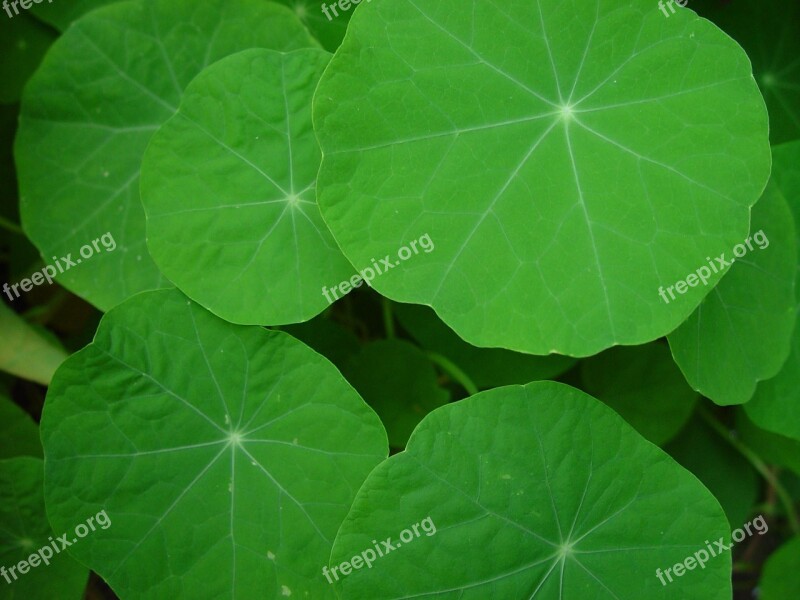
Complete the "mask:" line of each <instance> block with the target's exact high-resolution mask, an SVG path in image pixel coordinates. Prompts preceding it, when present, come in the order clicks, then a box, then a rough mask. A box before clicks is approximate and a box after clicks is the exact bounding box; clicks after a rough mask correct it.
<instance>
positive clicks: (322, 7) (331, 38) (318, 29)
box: [277, 0, 372, 52]
mask: <svg viewBox="0 0 800 600" xmlns="http://www.w3.org/2000/svg"><path fill="white" fill-rule="evenodd" d="M277 2H280V3H281V4H285V5H286V6H288V7H289V8H290V9H292V10H293V11H294V14H296V15H297V18H299V19H300V20H301V21H302V22H303V24H305V26H306V27H308V29H309V30H310V31H311V33H312V34H313V35H314V37H315V38H317V39H318V40H319V41H320V42H321V43H322V46H323V47H324V48H325V49H326V50H330V51H331V52H334V51H335V50H336V48H338V47H339V44H341V43H342V39H343V38H344V34H345V32H346V31H347V23H349V22H350V16H351V15H352V14H353V10H355V8H356V6H357V5H358V4H360V3H361V2H372V0H355V2H354V1H353V0H347V1H345V2H343V5H345V6H349V7H350V8H349V10H341V8H340V6H339V3H338V0H337V1H336V2H334V1H333V0H277ZM326 8H327V10H326Z"/></svg>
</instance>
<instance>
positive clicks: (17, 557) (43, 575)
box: [0, 456, 89, 600]
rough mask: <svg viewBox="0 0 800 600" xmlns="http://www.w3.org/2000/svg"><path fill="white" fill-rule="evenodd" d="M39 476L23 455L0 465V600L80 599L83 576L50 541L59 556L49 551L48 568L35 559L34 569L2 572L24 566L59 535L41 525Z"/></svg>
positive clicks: (38, 467)
mask: <svg viewBox="0 0 800 600" xmlns="http://www.w3.org/2000/svg"><path fill="white" fill-rule="evenodd" d="M43 473H44V465H43V463H42V460H41V459H40V458H32V457H28V456H23V457H19V458H9V459H5V460H0V566H2V567H3V571H4V579H3V580H2V581H0V586H2V587H0V590H2V591H0V597H2V598H3V599H4V600H53V599H54V598H58V599H59V600H81V598H83V597H84V595H83V590H84V588H85V587H86V581H87V579H88V578H89V572H88V570H87V569H86V568H85V567H83V566H82V565H80V564H78V563H77V562H75V560H73V559H72V558H71V557H70V556H69V555H68V554H67V553H66V552H61V551H60V550H61V547H62V546H61V544H60V543H59V542H56V547H57V548H58V549H59V552H58V553H56V552H55V551H51V556H52V558H51V559H49V562H50V564H49V565H46V564H44V562H42V560H41V557H39V560H38V561H37V560H36V559H34V563H35V564H36V565H37V566H35V567H33V568H30V567H28V568H27V569H25V567H23V569H25V570H26V571H27V572H25V573H21V572H20V571H18V570H15V571H13V572H11V571H10V570H8V567H17V566H18V565H19V563H20V562H21V561H28V559H29V558H30V557H31V555H34V554H37V551H38V550H39V549H40V548H42V547H44V546H50V544H51V543H53V540H54V538H55V537H56V536H57V535H60V534H61V533H63V532H60V531H59V532H58V534H57V535H54V532H53V531H52V530H51V529H50V524H49V523H48V522H47V515H46V514H45V509H44V498H43V495H42V477H43ZM81 518H83V516H82V515H81ZM75 521H76V515H73V516H72V518H71V523H70V525H69V526H70V527H75V526H76V525H77V524H78V523H77V522H75ZM70 533H71V530H70ZM68 541H71V540H68ZM45 555H46V553H45ZM29 564H30V563H29ZM6 578H7V579H8V581H6Z"/></svg>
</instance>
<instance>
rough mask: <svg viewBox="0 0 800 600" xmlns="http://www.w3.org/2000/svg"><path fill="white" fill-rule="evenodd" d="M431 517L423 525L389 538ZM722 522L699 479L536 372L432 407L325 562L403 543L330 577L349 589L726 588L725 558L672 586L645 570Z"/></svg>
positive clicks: (599, 591) (707, 592)
mask: <svg viewBox="0 0 800 600" xmlns="http://www.w3.org/2000/svg"><path fill="white" fill-rule="evenodd" d="M621 457H624V462H622V461H621ZM428 517H430V520H431V521H432V523H433V524H434V525H435V528H436V532H435V533H434V534H431V535H427V534H422V535H419V536H418V537H415V536H413V535H412V536H411V541H409V536H408V535H405V534H403V538H405V539H403V541H402V542H400V541H399V540H398V536H399V535H400V534H401V532H402V531H403V530H405V529H409V530H411V528H412V527H413V525H415V524H419V523H421V522H422V521H423V520H425V519H427V518H428ZM727 528H728V525H727V522H726V520H725V516H724V514H723V513H722V510H721V508H720V506H719V504H718V503H717V501H716V500H715V499H714V498H713V497H712V496H711V495H710V494H709V492H708V491H707V490H706V489H705V488H704V487H703V486H702V485H701V484H700V483H699V482H698V481H697V479H695V478H694V477H693V476H691V475H690V474H689V473H687V472H686V471H684V470H683V469H682V468H681V467H679V466H678V465H677V464H676V463H675V462H674V461H672V460H671V459H670V458H669V457H667V456H666V455H665V454H664V453H663V452H662V451H661V450H659V449H658V448H656V447H655V446H654V445H652V444H651V443H649V442H647V441H646V440H644V439H643V438H642V437H641V436H640V435H639V434H637V433H636V432H635V431H634V430H633V429H632V428H631V427H630V426H629V425H627V424H626V423H625V422H624V421H623V420H622V419H621V418H620V417H618V416H617V415H616V414H614V413H613V411H611V409H609V408H608V407H605V406H604V405H603V404H602V403H601V402H598V401H596V400H594V399H593V398H591V397H589V396H587V395H585V394H583V393H582V392H579V391H577V390H574V389H572V388H570V387H568V386H565V385H563V384H557V383H552V382H536V383H531V384H529V385H527V386H525V387H505V388H498V389H494V390H490V391H488V392H482V393H480V394H478V395H476V396H472V397H471V398H468V399H466V400H463V401H461V402H457V403H455V404H451V405H448V406H446V407H443V408H440V409H438V410H436V411H434V412H433V413H431V414H430V415H428V416H427V417H426V418H425V420H424V421H423V422H422V423H421V424H420V426H419V427H418V428H417V430H416V431H415V432H414V434H413V435H412V436H411V440H410V441H409V444H408V447H407V449H406V451H405V452H402V453H400V454H398V455H396V456H393V457H391V458H390V459H389V460H387V461H386V462H384V463H382V464H381V465H380V466H378V467H377V468H376V469H375V471H373V472H372V473H371V474H370V476H369V477H368V478H367V481H366V482H365V483H364V486H363V487H362V488H361V490H360V491H359V493H358V496H357V497H356V500H355V502H354V504H353V508H352V510H351V511H350V514H349V515H348V517H347V519H346V520H345V522H344V524H343V525H342V528H341V529H340V531H339V533H338V534H337V537H336V542H335V544H334V548H333V553H332V556H331V563H330V564H331V565H340V564H341V563H342V561H345V560H350V559H351V558H352V557H353V556H355V555H360V553H361V552H362V551H364V550H366V549H372V548H373V547H374V545H375V542H373V541H372V540H384V539H386V538H388V537H391V538H392V540H391V543H392V544H394V543H397V542H399V543H397V547H396V549H394V550H391V551H390V553H388V554H385V555H384V556H382V557H378V558H376V559H375V561H374V564H372V567H371V568H366V567H364V564H363V561H362V563H361V564H362V568H360V569H358V570H353V571H352V572H351V573H350V574H349V575H347V576H346V577H341V578H340V581H339V582H338V583H336V585H337V586H339V587H340V589H341V590H342V592H343V594H342V597H344V598H348V599H354V600H355V599H368V600H381V599H387V598H393V599H399V598H422V597H431V598H433V597H435V598H442V599H445V598H447V599H453V600H455V599H460V600H472V599H480V600H484V599H486V598H540V599H546V600H550V599H556V598H587V599H588V598H617V599H618V600H641V599H642V598H662V599H671V598H674V599H676V600H677V599H680V600H694V599H697V600H701V599H702V600H723V599H725V600H729V599H730V596H731V590H730V580H729V575H730V556H729V555H728V556H719V557H717V558H716V559H715V560H714V562H713V564H712V563H709V564H708V565H706V569H705V570H704V571H702V573H699V572H695V573H689V574H687V576H686V577H685V578H684V579H683V580H682V581H681V583H680V584H675V583H673V584H672V585H671V586H668V587H664V586H662V584H661V583H660V582H659V580H658V578H657V576H656V569H659V568H662V569H663V568H666V567H669V566H672V565H673V564H675V563H676V562H678V561H683V559H684V558H685V557H686V556H690V555H691V554H692V553H693V552H695V551H696V550H697V549H699V548H702V547H703V546H704V540H706V539H709V538H712V539H714V538H716V537H722V536H725V535H726V530H727ZM418 529H419V527H418ZM427 529H432V528H431V527H430V526H428V528H427ZM379 548H380V546H379ZM384 549H385V547H384Z"/></svg>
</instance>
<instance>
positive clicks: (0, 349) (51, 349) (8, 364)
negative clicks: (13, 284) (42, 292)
mask: <svg viewBox="0 0 800 600" xmlns="http://www.w3.org/2000/svg"><path fill="white" fill-rule="evenodd" d="M0 331H2V332H3V342H4V343H3V344H0V370H3V371H6V372H7V373H12V374H14V375H17V376H18V377H22V378H24V379H29V380H31V381H35V382H37V383H41V384H43V385H48V384H49V383H50V380H51V379H52V377H53V373H55V372H56V369H57V368H58V366H59V365H60V364H61V363H62V362H63V361H64V360H65V359H66V358H67V353H66V352H65V351H64V349H63V348H61V346H60V345H59V344H58V341H57V340H55V339H53V338H52V337H51V336H50V334H46V333H44V332H40V331H38V330H37V329H36V328H34V327H33V326H32V325H30V324H29V323H27V322H26V321H25V320H24V319H23V318H22V317H20V316H19V315H18V314H17V313H15V312H14V311H13V310H11V309H10V308H8V306H6V305H5V304H4V303H2V302H0Z"/></svg>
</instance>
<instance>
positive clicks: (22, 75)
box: [0, 11, 56, 104]
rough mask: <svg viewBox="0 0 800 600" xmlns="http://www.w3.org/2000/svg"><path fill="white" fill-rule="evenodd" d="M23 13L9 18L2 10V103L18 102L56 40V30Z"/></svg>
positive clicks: (0, 76)
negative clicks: (24, 87)
mask: <svg viewBox="0 0 800 600" xmlns="http://www.w3.org/2000/svg"><path fill="white" fill-rule="evenodd" d="M20 13H21V14H19V15H14V17H13V18H8V15H7V14H5V13H4V12H2V11H0V55H2V57H3V61H2V62H0V81H2V82H3V85H2V86H0V103H3V104H12V103H14V102H18V101H19V98H20V95H21V94H22V88H23V86H24V85H25V83H27V81H28V79H29V78H30V76H31V75H32V74H33V72H34V71H35V70H36V67H38V66H39V63H40V62H41V60H42V57H43V56H44V53H45V52H47V49H48V48H49V47H50V44H52V43H53V40H55V39H56V36H55V35H54V34H53V31H52V30H51V29H50V28H49V27H46V26H45V25H42V24H41V23H39V21H37V20H36V19H34V18H32V17H30V16H29V15H26V14H25V12H24V11H20Z"/></svg>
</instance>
